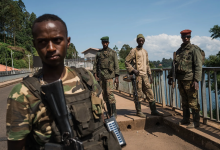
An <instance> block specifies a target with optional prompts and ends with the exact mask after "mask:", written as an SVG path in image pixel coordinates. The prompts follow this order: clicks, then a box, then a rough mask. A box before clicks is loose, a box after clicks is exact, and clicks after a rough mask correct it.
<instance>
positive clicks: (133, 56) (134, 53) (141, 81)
mask: <svg viewBox="0 0 220 150" xmlns="http://www.w3.org/2000/svg"><path fill="white" fill-rule="evenodd" d="M132 65H133V66H132ZM125 66H126V68H127V71H128V72H129V74H131V73H132V72H133V70H134V69H135V70H138V71H139V75H138V76H137V77H136V82H137V93H138V97H139V101H141V100H142V99H143V97H142V91H143V93H144V94H145V95H146V98H147V100H148V102H149V105H150V109H151V114H152V115H158V116H159V115H162V114H161V113H159V112H158V111H157V110H156V105H155V99H154V94H153V91H152V89H151V85H150V83H149V79H148V75H151V70H150V65H149V60H148V53H147V51H146V50H145V49H143V48H138V47H136V48H134V49H132V50H131V51H130V53H129V54H128V56H127V57H126V59H125ZM135 107H136V111H137V113H136V115H137V116H139V117H142V118H145V117H146V116H145V115H144V114H143V113H142V112H141V104H140V103H139V104H137V103H135Z"/></svg>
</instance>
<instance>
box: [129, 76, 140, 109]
mask: <svg viewBox="0 0 220 150" xmlns="http://www.w3.org/2000/svg"><path fill="white" fill-rule="evenodd" d="M130 79H131V82H132V86H133V96H134V103H135V104H136V105H139V103H140V102H139V100H138V93H137V86H136V75H135V74H134V73H133V75H130Z"/></svg>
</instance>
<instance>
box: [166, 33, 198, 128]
mask: <svg viewBox="0 0 220 150" xmlns="http://www.w3.org/2000/svg"><path fill="white" fill-rule="evenodd" d="M191 32H192V31H191V30H183V31H181V32H180V34H181V38H182V41H183V43H182V45H181V47H180V48H179V49H178V50H177V51H176V59H175V60H174V62H175V68H176V69H175V70H174V69H173V68H174V67H172V69H171V71H170V74H169V75H168V78H169V81H168V83H169V84H170V85H171V84H172V78H176V79H177V80H178V88H179V92H180V95H181V96H182V108H183V119H182V120H181V121H180V124H189V123H190V120H189V118H190V110H189V108H191V109H192V115H193V122H191V123H190V124H189V125H188V126H187V128H194V127H199V120H200V115H199V111H200V106H199V103H198V90H199V83H198V82H199V81H201V77H202V55H201V49H200V48H199V47H198V46H196V45H193V44H191V43H190V38H191ZM173 71H175V74H176V77H173V76H172V75H173V74H172V72H173Z"/></svg>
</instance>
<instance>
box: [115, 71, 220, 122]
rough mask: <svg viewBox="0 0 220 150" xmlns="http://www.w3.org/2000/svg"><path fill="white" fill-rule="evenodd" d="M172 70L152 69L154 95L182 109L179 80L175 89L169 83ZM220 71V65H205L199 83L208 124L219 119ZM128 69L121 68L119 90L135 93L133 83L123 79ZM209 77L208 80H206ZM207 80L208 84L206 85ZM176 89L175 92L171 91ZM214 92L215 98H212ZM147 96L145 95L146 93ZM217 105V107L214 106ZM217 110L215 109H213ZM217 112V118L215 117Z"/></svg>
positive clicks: (203, 109) (167, 103) (200, 100)
mask: <svg viewBox="0 0 220 150" xmlns="http://www.w3.org/2000/svg"><path fill="white" fill-rule="evenodd" d="M169 71H170V68H163V69H162V68H156V69H151V72H152V77H153V80H154V81H153V84H152V85H151V88H152V90H153V93H154V97H155V100H156V102H157V103H160V104H162V106H163V107H164V106H169V107H172V108H173V109H179V110H182V106H181V102H182V97H181V96H180V94H179V89H178V88H177V82H176V86H175V88H174V89H172V87H171V86H170V85H169V84H168V79H167V75H168V72H169ZM218 71H220V67H203V69H202V81H200V83H199V85H200V86H199V87H200V89H199V94H198V97H199V103H200V108H201V112H202V114H201V116H202V117H203V123H204V124H206V123H207V120H208V119H209V120H213V121H216V122H220V121H219V119H220V118H219V102H220V100H219V95H218V88H217V72H218ZM126 74H127V71H126V70H120V77H119V87H118V90H119V91H122V92H125V93H128V94H130V95H132V94H133V92H132V91H133V88H132V84H131V83H130V82H125V81H123V75H126ZM211 75H212V76H213V77H214V80H213V81H211ZM206 78H207V80H206ZM206 82H207V85H208V86H206ZM211 82H214V87H215V88H214V91H212V90H211ZM172 90H174V91H173V92H171V91H172ZM213 92H214V95H215V96H214V97H215V98H214V99H212V96H213ZM144 97H145V95H144ZM213 104H214V105H215V108H213V106H214V105H213ZM208 110H209V111H208ZM213 110H215V111H213ZM213 113H215V116H216V117H215V118H214V117H213V116H214V114H213Z"/></svg>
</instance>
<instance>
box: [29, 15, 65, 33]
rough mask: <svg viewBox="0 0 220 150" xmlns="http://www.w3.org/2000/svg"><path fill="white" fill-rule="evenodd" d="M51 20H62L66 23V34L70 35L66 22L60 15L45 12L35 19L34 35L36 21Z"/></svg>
mask: <svg viewBox="0 0 220 150" xmlns="http://www.w3.org/2000/svg"><path fill="white" fill-rule="evenodd" d="M49 20H52V21H59V22H61V23H62V24H63V25H64V27H65V29H66V36H68V31H67V27H66V23H65V22H64V21H63V20H62V19H61V18H60V17H58V16H57V15H54V14H44V15H42V16H40V17H38V18H37V19H36V20H35V21H34V23H33V25H32V28H31V31H32V35H34V34H33V28H34V25H35V24H36V23H38V22H43V21H49Z"/></svg>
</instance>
